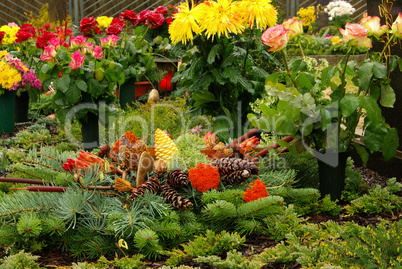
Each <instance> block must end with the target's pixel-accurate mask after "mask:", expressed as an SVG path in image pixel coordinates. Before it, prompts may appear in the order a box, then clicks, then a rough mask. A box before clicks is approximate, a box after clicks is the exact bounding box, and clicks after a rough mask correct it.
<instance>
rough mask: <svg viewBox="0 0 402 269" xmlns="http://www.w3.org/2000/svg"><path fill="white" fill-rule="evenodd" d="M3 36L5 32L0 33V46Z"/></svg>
mask: <svg viewBox="0 0 402 269" xmlns="http://www.w3.org/2000/svg"><path fill="white" fill-rule="evenodd" d="M5 34H6V33H5V32H3V31H0V44H1V42H3V38H4V35H5Z"/></svg>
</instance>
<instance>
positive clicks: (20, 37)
mask: <svg viewBox="0 0 402 269" xmlns="http://www.w3.org/2000/svg"><path fill="white" fill-rule="evenodd" d="M15 36H16V37H17V39H16V40H15V43H19V42H22V41H25V40H28V39H30V38H31V37H35V36H36V33H35V27H33V26H32V25H30V24H23V25H22V26H21V27H20V29H18V32H17V34H16V35H15Z"/></svg>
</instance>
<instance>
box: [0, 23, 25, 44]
mask: <svg viewBox="0 0 402 269" xmlns="http://www.w3.org/2000/svg"><path fill="white" fill-rule="evenodd" d="M19 29H20V28H19V27H17V26H11V27H10V26H8V25H3V26H1V27H0V31H2V32H4V33H5V34H4V38H3V41H2V44H3V45H10V44H13V43H14V41H15V40H16V39H17V37H16V36H15V35H16V34H17V32H18V30H19Z"/></svg>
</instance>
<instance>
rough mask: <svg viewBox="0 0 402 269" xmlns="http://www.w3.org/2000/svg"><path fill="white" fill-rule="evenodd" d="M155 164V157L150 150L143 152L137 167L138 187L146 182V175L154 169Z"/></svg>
mask: <svg viewBox="0 0 402 269" xmlns="http://www.w3.org/2000/svg"><path fill="white" fill-rule="evenodd" d="M153 164H154V159H153V158H152V156H151V154H149V152H148V151H145V152H143V153H142V154H141V157H140V160H139V162H138V169H137V187H138V186H140V185H142V184H143V183H144V182H145V177H146V175H147V173H148V172H150V171H152V168H153Z"/></svg>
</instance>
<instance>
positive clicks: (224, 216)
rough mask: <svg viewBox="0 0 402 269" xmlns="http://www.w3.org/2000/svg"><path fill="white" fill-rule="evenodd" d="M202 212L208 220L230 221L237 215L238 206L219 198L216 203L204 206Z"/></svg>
mask: <svg viewBox="0 0 402 269" xmlns="http://www.w3.org/2000/svg"><path fill="white" fill-rule="evenodd" d="M202 214H203V216H204V218H205V219H206V220H211V221H221V220H225V221H228V222H229V221H230V220H231V219H235V218H236V217H237V214H236V206H235V205H234V204H232V203H230V202H226V201H224V200H218V201H215V202H214V203H211V204H207V205H206V206H205V207H204V209H203V211H202Z"/></svg>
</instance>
